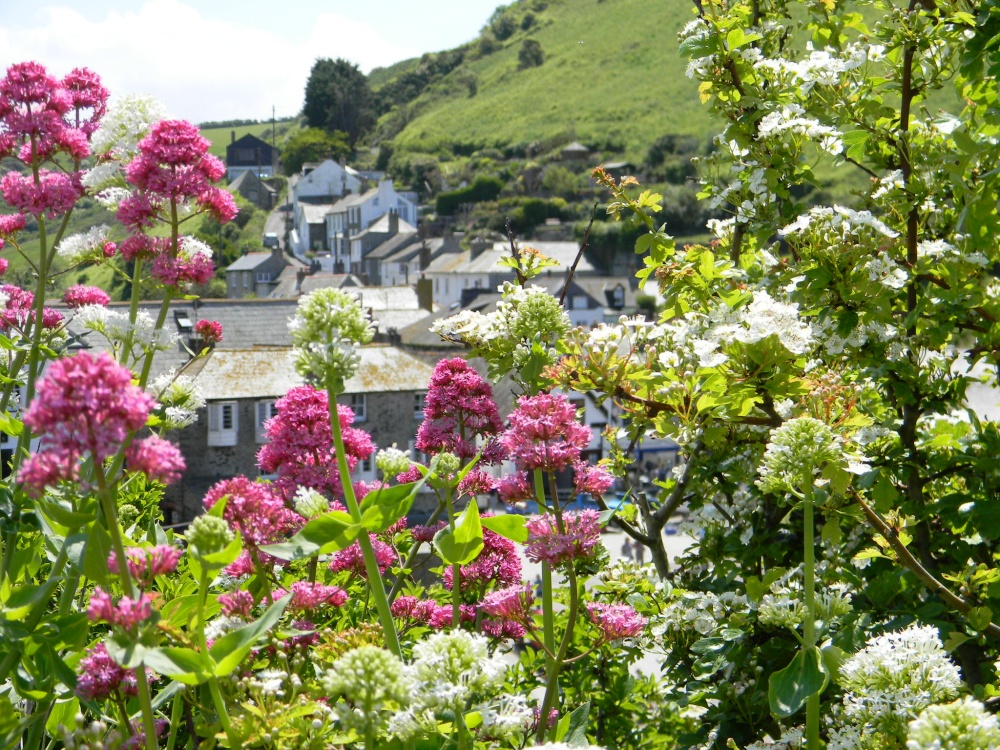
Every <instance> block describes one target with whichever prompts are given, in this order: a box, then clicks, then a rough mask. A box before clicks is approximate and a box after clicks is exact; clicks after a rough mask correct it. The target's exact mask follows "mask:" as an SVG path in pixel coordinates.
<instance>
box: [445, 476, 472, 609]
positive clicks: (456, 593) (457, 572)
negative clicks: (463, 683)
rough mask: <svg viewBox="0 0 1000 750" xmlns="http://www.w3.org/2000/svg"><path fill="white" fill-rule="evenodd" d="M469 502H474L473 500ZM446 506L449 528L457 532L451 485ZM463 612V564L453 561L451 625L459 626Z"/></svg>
mask: <svg viewBox="0 0 1000 750" xmlns="http://www.w3.org/2000/svg"><path fill="white" fill-rule="evenodd" d="M469 502H472V501H471V500H470V501H469ZM445 506H446V507H447V508H448V529H449V531H451V533H452V534H454V533H455V505H454V503H453V502H452V497H451V487H449V488H448V489H447V491H446V493H445ZM461 614H462V566H461V565H459V564H458V563H453V564H452V566H451V626H452V627H453V628H457V627H458V624H459V621H460V619H461Z"/></svg>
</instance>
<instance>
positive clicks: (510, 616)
mask: <svg viewBox="0 0 1000 750" xmlns="http://www.w3.org/2000/svg"><path fill="white" fill-rule="evenodd" d="M534 601H535V593H534V591H532V589H531V586H528V585H515V586H509V587H507V588H505V589H501V590H500V591H493V592H491V593H489V594H487V595H486V597H485V598H484V599H483V602H482V604H481V607H482V610H483V612H484V613H485V614H487V615H489V616H490V617H492V618H494V619H496V620H509V621H510V622H516V623H519V624H520V625H527V624H528V622H529V619H530V617H531V605H532V604H533V603H534Z"/></svg>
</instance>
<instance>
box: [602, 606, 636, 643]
mask: <svg viewBox="0 0 1000 750" xmlns="http://www.w3.org/2000/svg"><path fill="white" fill-rule="evenodd" d="M587 614H588V615H589V616H590V620H591V622H593V623H594V625H596V626H597V630H598V631H599V632H600V637H601V641H603V642H608V641H618V640H621V639H622V638H635V637H637V636H639V635H641V634H642V631H643V630H644V629H645V627H646V622H647V620H646V618H645V617H643V616H642V615H640V614H639V613H638V612H636V611H635V610H634V609H632V607H630V606H628V605H627V604H603V603H601V602H590V603H589V604H587Z"/></svg>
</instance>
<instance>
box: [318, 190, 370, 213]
mask: <svg viewBox="0 0 1000 750" xmlns="http://www.w3.org/2000/svg"><path fill="white" fill-rule="evenodd" d="M376 195H378V188H372V189H371V190H369V191H367V192H365V193H351V194H350V195H345V196H344V197H343V198H341V199H340V200H339V201H337V202H336V203H334V204H333V208H331V209H330V213H332V214H339V213H342V212H344V211H346V210H347V209H348V208H350V207H351V206H360V205H361V204H362V203H365V202H366V201H368V200H369V199H371V198H373V197H375V196H376Z"/></svg>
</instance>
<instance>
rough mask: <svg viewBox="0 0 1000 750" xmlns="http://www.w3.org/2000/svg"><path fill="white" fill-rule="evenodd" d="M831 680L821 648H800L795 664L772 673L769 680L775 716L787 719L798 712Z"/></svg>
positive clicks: (769, 692)
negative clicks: (828, 679)
mask: <svg viewBox="0 0 1000 750" xmlns="http://www.w3.org/2000/svg"><path fill="white" fill-rule="evenodd" d="M827 677H828V675H827V673H826V667H825V666H824V665H823V661H822V659H821V657H820V653H819V649H817V648H815V647H813V648H801V649H799V650H798V651H797V652H796V654H795V656H794V657H793V658H792V662H791V664H789V665H788V666H787V667H785V668H784V669H782V670H779V671H777V672H774V673H772V674H771V677H770V679H769V680H768V687H767V700H768V703H769V704H770V706H771V714H772V715H774V716H775V718H778V719H787V718H788V717H789V716H792V715H794V714H796V713H798V711H799V710H800V709H801V708H802V707H803V706H804V705H805V704H806V700H808V698H809V696H811V695H816V694H817V693H819V692H821V691H822V689H823V686H824V685H825V684H826V682H827Z"/></svg>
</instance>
